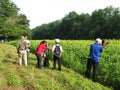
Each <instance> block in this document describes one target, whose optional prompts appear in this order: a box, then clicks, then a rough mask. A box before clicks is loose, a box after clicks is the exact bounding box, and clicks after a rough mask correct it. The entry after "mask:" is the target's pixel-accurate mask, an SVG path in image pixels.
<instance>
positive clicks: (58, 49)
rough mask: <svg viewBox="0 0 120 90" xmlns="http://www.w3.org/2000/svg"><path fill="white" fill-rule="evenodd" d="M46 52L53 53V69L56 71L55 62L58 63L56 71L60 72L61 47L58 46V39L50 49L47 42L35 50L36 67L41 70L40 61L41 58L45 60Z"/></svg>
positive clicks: (43, 42)
mask: <svg viewBox="0 0 120 90" xmlns="http://www.w3.org/2000/svg"><path fill="white" fill-rule="evenodd" d="M47 50H52V52H53V53H54V56H53V69H56V61H58V70H59V71H61V55H62V46H61V45H60V39H55V45H54V46H53V48H50V47H49V45H48V43H47V41H42V42H41V43H40V44H39V45H38V47H37V50H36V57H37V66H38V68H39V69H41V61H42V57H43V58H46V54H45V52H46V51H47Z"/></svg>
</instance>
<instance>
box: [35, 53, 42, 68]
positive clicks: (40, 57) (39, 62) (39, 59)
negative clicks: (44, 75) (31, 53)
mask: <svg viewBox="0 0 120 90" xmlns="http://www.w3.org/2000/svg"><path fill="white" fill-rule="evenodd" d="M36 57H37V66H38V68H39V69H41V62H42V56H41V54H36Z"/></svg>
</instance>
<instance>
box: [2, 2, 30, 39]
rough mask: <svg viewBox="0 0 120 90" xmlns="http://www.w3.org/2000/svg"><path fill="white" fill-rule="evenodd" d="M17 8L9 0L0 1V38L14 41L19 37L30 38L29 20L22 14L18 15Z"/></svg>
mask: <svg viewBox="0 0 120 90" xmlns="http://www.w3.org/2000/svg"><path fill="white" fill-rule="evenodd" d="M18 12H19V8H17V6H16V5H15V4H14V3H13V2H11V1H10V0H1V1H0V38H1V39H4V40H15V39H17V38H19V37H20V36H21V35H24V34H25V35H27V36H29V37H31V31H30V29H29V20H28V19H27V17H26V16H25V15H24V14H19V13H18Z"/></svg>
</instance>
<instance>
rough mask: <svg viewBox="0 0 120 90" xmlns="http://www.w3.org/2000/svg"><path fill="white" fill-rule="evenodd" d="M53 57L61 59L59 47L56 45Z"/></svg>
mask: <svg viewBox="0 0 120 90" xmlns="http://www.w3.org/2000/svg"><path fill="white" fill-rule="evenodd" d="M54 55H55V56H56V57H61V51H60V46H57V45H56V46H55V50H54Z"/></svg>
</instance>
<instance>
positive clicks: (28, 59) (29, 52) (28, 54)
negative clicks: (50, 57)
mask: <svg viewBox="0 0 120 90" xmlns="http://www.w3.org/2000/svg"><path fill="white" fill-rule="evenodd" d="M29 53H30V51H27V61H28V62H29Z"/></svg>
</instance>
